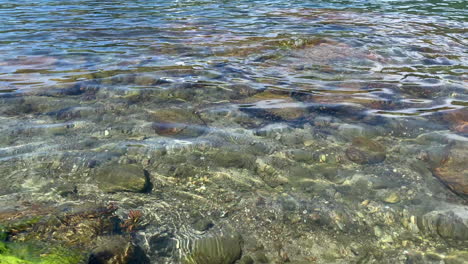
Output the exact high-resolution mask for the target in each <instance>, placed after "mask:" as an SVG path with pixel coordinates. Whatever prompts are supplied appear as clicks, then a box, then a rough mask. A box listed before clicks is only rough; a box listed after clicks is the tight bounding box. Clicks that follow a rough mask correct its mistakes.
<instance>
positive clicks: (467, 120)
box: [443, 108, 468, 133]
mask: <svg viewBox="0 0 468 264" xmlns="http://www.w3.org/2000/svg"><path fill="white" fill-rule="evenodd" d="M443 119H444V120H445V121H446V122H448V123H449V125H450V129H452V130H453V131H455V132H458V133H468V108H462V109H458V110H454V111H450V112H447V113H446V114H444V115H443Z"/></svg>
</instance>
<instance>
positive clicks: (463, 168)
mask: <svg viewBox="0 0 468 264" xmlns="http://www.w3.org/2000/svg"><path fill="white" fill-rule="evenodd" d="M467 157H468V151H467V150H466V149H464V148H452V149H451V150H450V151H448V153H447V155H446V158H445V159H444V160H443V161H442V162H441V164H440V166H439V167H437V168H435V169H434V170H433V172H434V175H435V176H436V177H437V178H438V179H439V180H440V181H441V182H442V183H444V184H445V185H447V186H448V187H449V188H450V189H451V190H452V191H453V192H455V193H457V194H460V195H468V162H467V160H468V158H467Z"/></svg>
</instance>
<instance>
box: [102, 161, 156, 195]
mask: <svg viewBox="0 0 468 264" xmlns="http://www.w3.org/2000/svg"><path fill="white" fill-rule="evenodd" d="M95 179H96V181H97V182H98V186H99V188H100V189H101V190H102V191H104V192H146V191H149V188H150V185H151V184H150V182H149V177H148V176H147V175H146V173H145V171H144V170H143V169H142V168H140V167H139V166H137V165H132V164H117V163H112V164H108V165H104V166H103V167H101V168H98V170H97V172H96V174H95Z"/></svg>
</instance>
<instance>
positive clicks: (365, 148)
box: [346, 137, 386, 164]
mask: <svg viewBox="0 0 468 264" xmlns="http://www.w3.org/2000/svg"><path fill="white" fill-rule="evenodd" d="M346 156H347V157H348V159H350V160H351V161H353V162H355V163H358V164H374V163H379V162H382V161H384V160H385V157H386V154H385V147H384V146H383V145H381V144H379V143H378V142H376V141H373V140H371V139H368V138H364V137H356V138H354V139H353V143H352V144H351V146H350V147H349V148H348V149H346Z"/></svg>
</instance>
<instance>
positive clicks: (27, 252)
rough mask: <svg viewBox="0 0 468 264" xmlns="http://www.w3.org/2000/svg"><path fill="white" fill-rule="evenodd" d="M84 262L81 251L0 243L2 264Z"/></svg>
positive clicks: (37, 244)
mask: <svg viewBox="0 0 468 264" xmlns="http://www.w3.org/2000/svg"><path fill="white" fill-rule="evenodd" d="M84 260H85V258H84V254H83V253H82V252H80V251H79V250H76V249H73V248H65V247H63V246H60V245H54V244H45V243H5V242H0V263H1V264H78V263H83V262H84Z"/></svg>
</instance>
